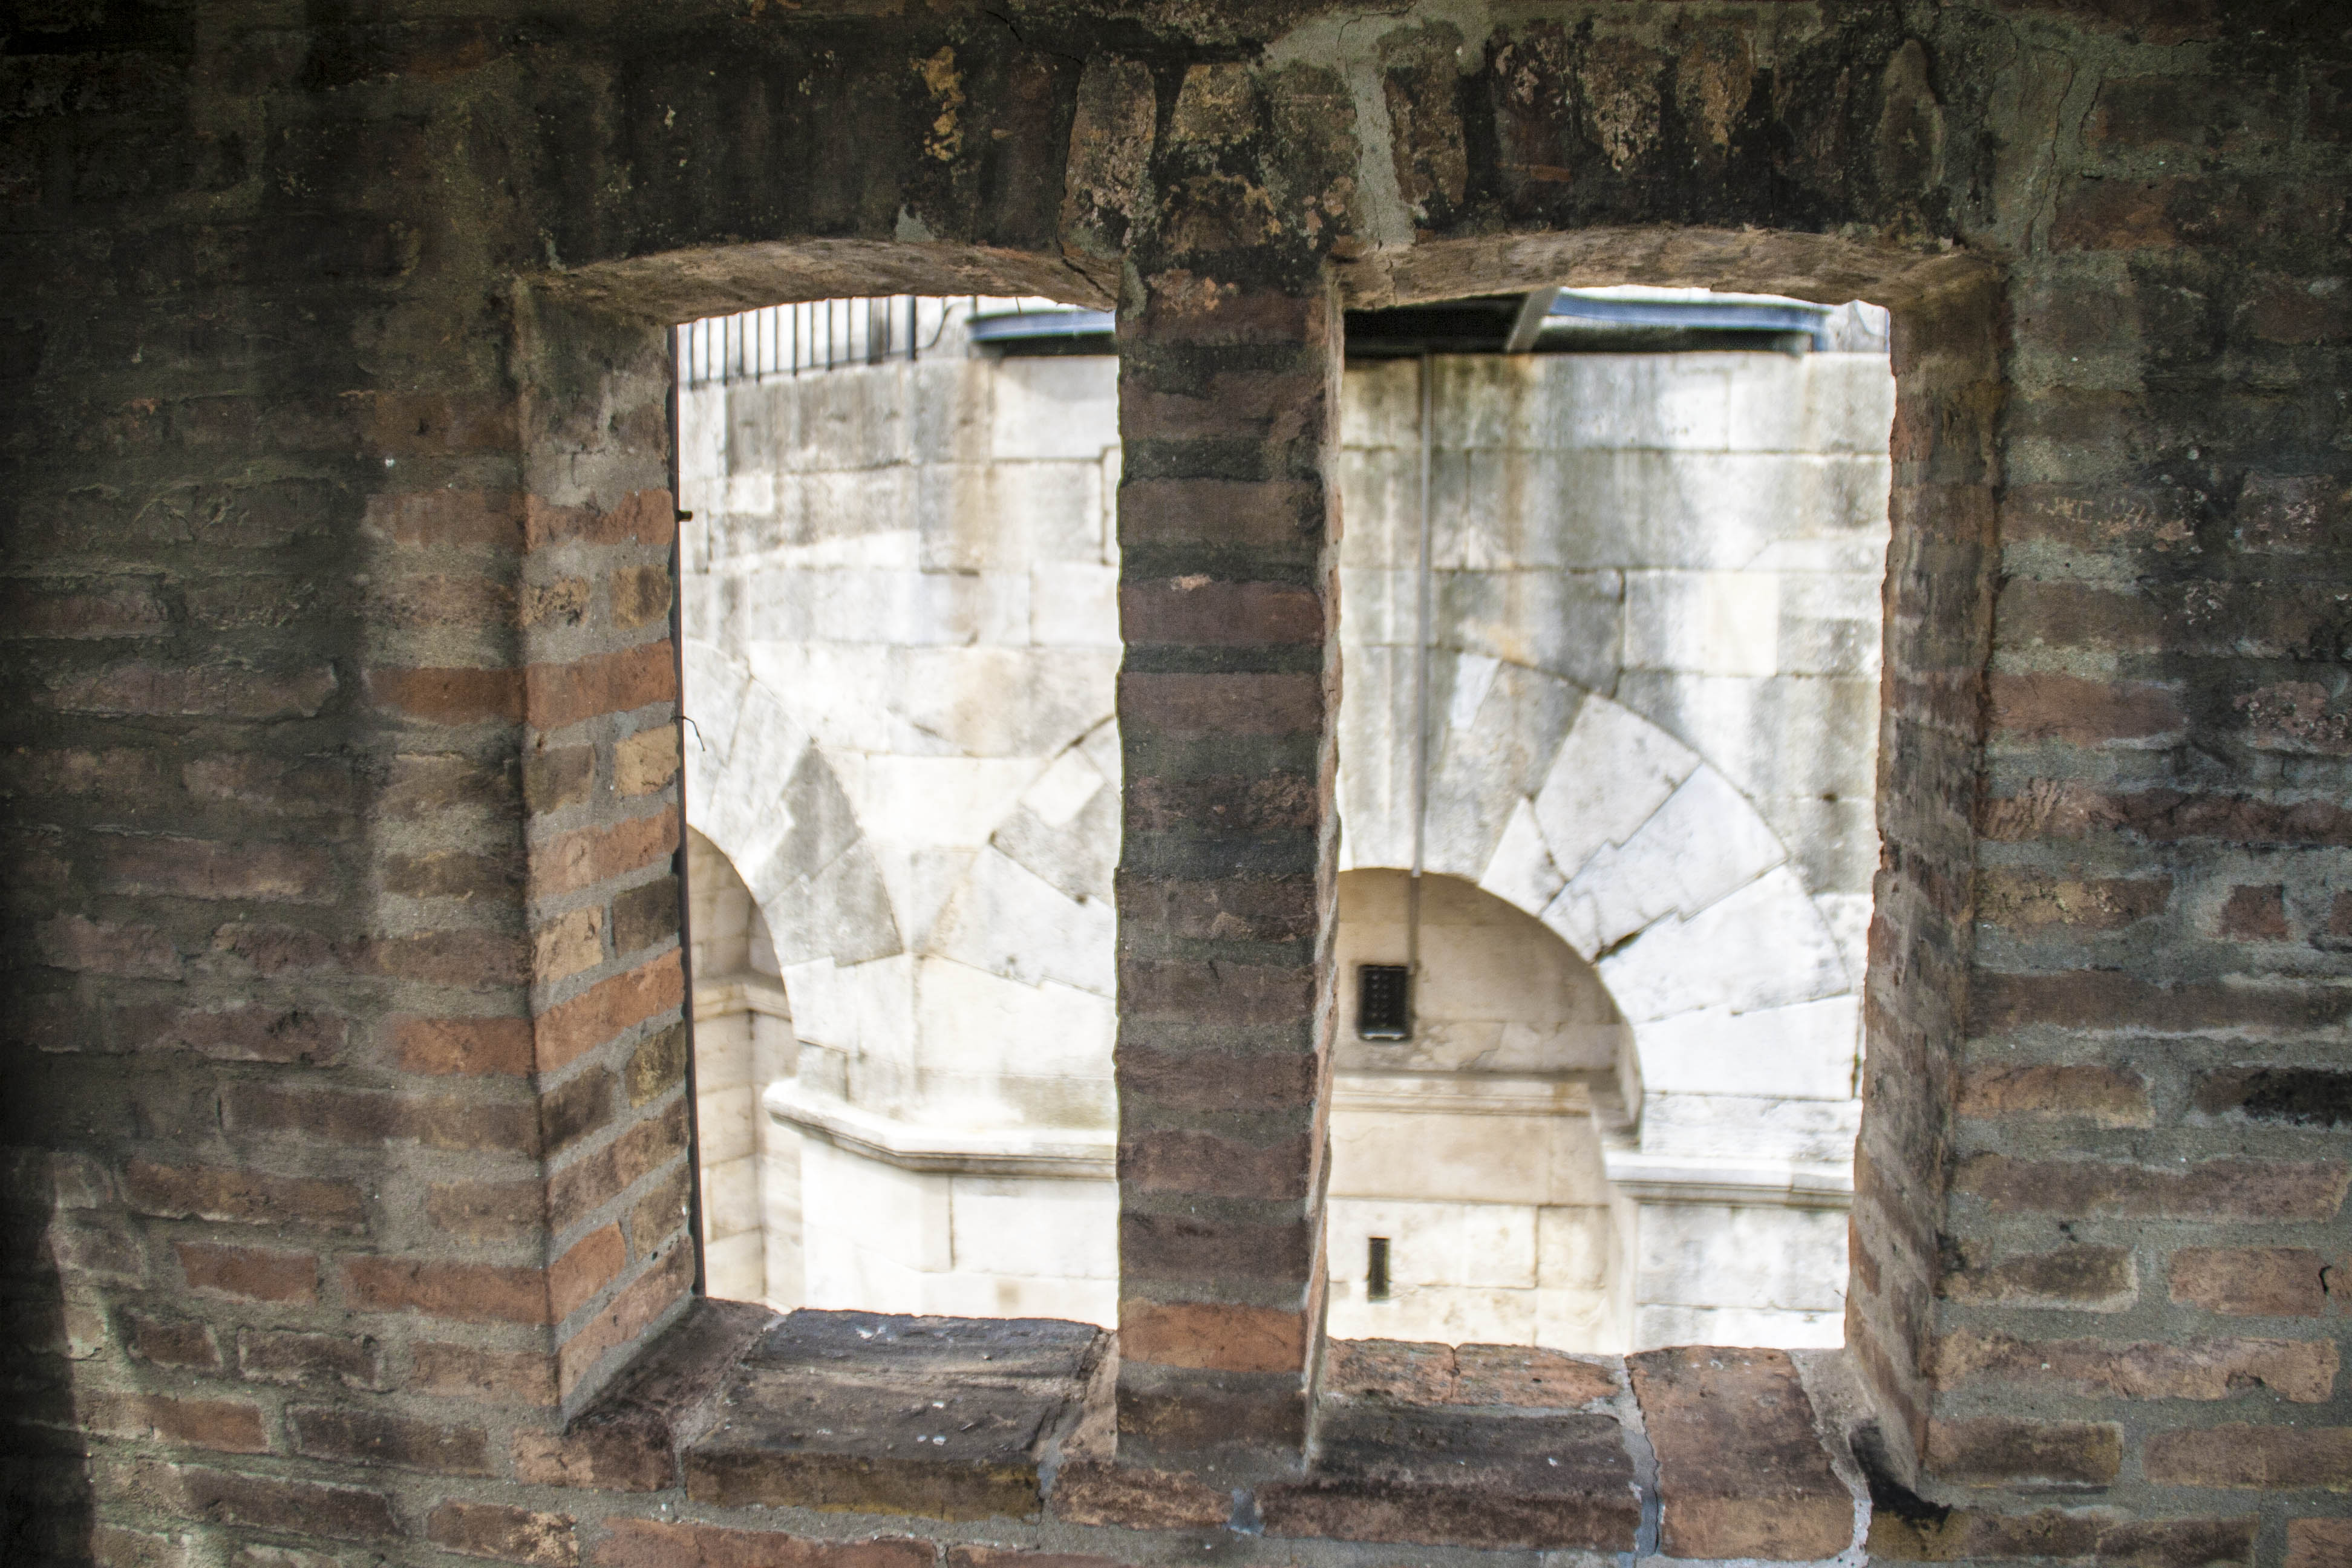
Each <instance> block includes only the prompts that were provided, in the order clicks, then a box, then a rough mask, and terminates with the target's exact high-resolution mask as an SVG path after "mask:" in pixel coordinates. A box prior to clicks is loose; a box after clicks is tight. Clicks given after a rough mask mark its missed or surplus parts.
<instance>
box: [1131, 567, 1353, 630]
mask: <svg viewBox="0 0 2352 1568" xmlns="http://www.w3.org/2000/svg"><path fill="white" fill-rule="evenodd" d="M1118 606H1119V617H1118V618H1119V637H1120V640H1121V641H1123V642H1124V643H1126V644H1127V646H1128V647H1139V646H1150V645H1153V644H1161V643H1172V644H1177V645H1181V646H1182V647H1264V646H1269V645H1284V646H1287V645H1294V644H1319V643H1321V642H1322V641H1323V640H1324V637H1325V634H1326V623H1325V619H1324V614H1323V601H1322V599H1321V597H1320V596H1319V595H1317V594H1316V593H1315V592H1314V590H1313V589H1311V588H1297V587H1291V586H1288V585H1286V584H1277V583H1233V582H1219V581H1215V580H1212V579H1201V578H1193V577H1176V578H1172V579H1170V580H1168V581H1165V582H1160V583H1139V584H1127V585H1124V586H1122V587H1121V588H1120V589H1119V595H1118Z"/></svg>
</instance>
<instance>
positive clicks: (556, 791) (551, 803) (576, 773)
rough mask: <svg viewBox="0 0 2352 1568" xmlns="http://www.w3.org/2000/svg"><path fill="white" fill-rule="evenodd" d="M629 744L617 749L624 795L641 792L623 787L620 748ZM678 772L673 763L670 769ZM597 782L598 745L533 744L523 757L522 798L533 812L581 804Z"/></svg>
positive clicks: (547, 812)
mask: <svg viewBox="0 0 2352 1568" xmlns="http://www.w3.org/2000/svg"><path fill="white" fill-rule="evenodd" d="M627 744H628V742H621V745H620V746H616V747H614V788H615V789H619V790H620V792H621V793H622V794H623V795H631V794H635V793H640V792H636V791H631V790H626V789H621V785H620V778H619V773H620V768H619V762H620V751H621V748H622V747H624V746H626V745H627ZM673 751H675V748H673ZM676 771H677V769H676V768H675V766H673V767H672V769H671V772H673V773H675V772H676ZM595 782H596V748H595V747H593V746H551V747H548V748H546V749H544V750H541V749H540V748H538V747H533V748H532V749H531V750H530V752H528V753H526V754H525V755H524V757H523V762H522V795H523V801H524V804H526V805H529V806H530V809H531V810H532V811H534V812H537V813H540V814H541V815H550V814H552V813H555V812H559V811H562V810H563V809H564V808H565V807H566V806H572V805H579V804H580V803H581V802H582V801H583V800H586V799H587V798H588V792H589V790H590V789H591V788H592V787H593V785H594V784H595Z"/></svg>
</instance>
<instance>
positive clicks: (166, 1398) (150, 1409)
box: [77, 1394, 269, 1454]
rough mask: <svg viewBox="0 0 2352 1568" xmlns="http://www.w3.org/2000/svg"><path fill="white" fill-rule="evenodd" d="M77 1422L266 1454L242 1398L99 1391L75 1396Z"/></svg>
mask: <svg viewBox="0 0 2352 1568" xmlns="http://www.w3.org/2000/svg"><path fill="white" fill-rule="evenodd" d="M77 1405H79V1417H80V1420H81V1422H82V1424H83V1425H84V1426H87V1427H88V1428H89V1430H90V1431H91V1432H93V1433H95V1434H97V1435H98V1436H104V1437H124V1438H130V1439H132V1440H134V1441H153V1442H158V1443H185V1444H188V1445H190V1446H191V1447H198V1448H213V1449H216V1450H218V1451H219V1452H221V1453H224V1454H266V1453H268V1452H269V1438H268V1435H267V1434H266V1433H265V1432H264V1431H263V1429H262V1426H261V1412H260V1411H259V1410H258V1409H257V1408H256V1407H255V1406H253V1405H248V1404H246V1403H245V1402H243V1401H242V1400H228V1399H174V1398H173V1397H172V1396H171V1395H169V1394H98V1395H95V1396H94V1397H87V1398H84V1399H81V1400H78V1401H77Z"/></svg>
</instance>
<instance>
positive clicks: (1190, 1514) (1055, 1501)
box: [1047, 1459, 1234, 1530]
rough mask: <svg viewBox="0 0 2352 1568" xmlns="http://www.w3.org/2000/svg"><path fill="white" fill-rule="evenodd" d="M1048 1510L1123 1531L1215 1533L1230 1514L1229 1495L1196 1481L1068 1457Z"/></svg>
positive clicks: (1186, 1476) (1177, 1473)
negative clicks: (1202, 1531) (1109, 1525)
mask: <svg viewBox="0 0 2352 1568" xmlns="http://www.w3.org/2000/svg"><path fill="white" fill-rule="evenodd" d="M1047 1506H1048V1507H1049V1509H1050V1510H1052V1512H1053V1515H1054V1517H1055V1519H1059V1520H1066V1521H1068V1522H1070V1523H1072V1524H1111V1525H1118V1526H1119V1527H1121V1528H1122V1529H1127V1530H1214V1529H1216V1528H1217V1527H1219V1526H1221V1525H1223V1523H1225V1521H1227V1520H1228V1519H1230V1518H1231V1517H1232V1515H1233V1510H1234V1500H1233V1494H1232V1493H1231V1492H1229V1491H1226V1490H1224V1489H1222V1488H1219V1487H1216V1486H1213V1485H1212V1484H1210V1483H1209V1482H1207V1481H1205V1480H1202V1479H1201V1478H1200V1477H1198V1476H1194V1475H1191V1474H1188V1473H1184V1472H1181V1471H1174V1470H1160V1469H1153V1468H1150V1467H1148V1466H1141V1465H1117V1464H1112V1463H1110V1462H1108V1460H1103V1459H1070V1460H1067V1461H1066V1462H1065V1463H1064V1464H1063V1466H1062V1468H1061V1473H1060V1474H1059V1475H1058V1476H1057V1477H1055V1481H1054V1489H1053V1492H1052V1494H1051V1496H1050V1498H1049V1499H1048V1500H1047Z"/></svg>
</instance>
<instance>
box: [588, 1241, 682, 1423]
mask: <svg viewBox="0 0 2352 1568" xmlns="http://www.w3.org/2000/svg"><path fill="white" fill-rule="evenodd" d="M693 1287H694V1248H693V1247H690V1246H688V1245H687V1244H686V1243H684V1242H682V1241H681V1242H680V1243H678V1244H677V1245H676V1246H673V1247H671V1248H670V1249H669V1250H668V1251H667V1252H666V1253H662V1254H659V1255H657V1256H656V1258H653V1259H652V1261H651V1262H649V1263H648V1264H647V1265H646V1267H645V1268H644V1270H643V1271H642V1272H641V1273H639V1274H638V1276H637V1277H636V1278H635V1279H633V1280H631V1281H630V1282H629V1283H628V1284H627V1285H625V1286H624V1287H622V1289H620V1290H619V1291H618V1292H617V1293H615V1294H614V1296H613V1297H612V1298H611V1299H610V1300H607V1301H606V1302H605V1303H604V1306H603V1307H601V1308H599V1309H598V1310H597V1311H596V1313H595V1314H594V1315H593V1317H591V1318H590V1319H589V1320H588V1321H586V1322H584V1323H583V1324H581V1325H580V1327H579V1329H578V1330H577V1331H575V1332H574V1333H573V1334H572V1337H571V1338H570V1339H569V1340H566V1341H565V1342H563V1347H562V1350H560V1351H559V1352H557V1363H558V1372H557V1378H558V1384H559V1386H560V1387H561V1388H562V1390H563V1392H564V1393H565V1394H567V1395H568V1394H571V1392H572V1390H573V1389H574V1388H576V1387H578V1386H579V1385H580V1384H581V1383H582V1382H583V1380H585V1379H586V1378H587V1377H588V1376H589V1375H590V1374H591V1373H593V1372H594V1370H595V1368H596V1363H597V1362H598V1361H599V1360H600V1359H601V1358H602V1357H603V1356H604V1353H605V1352H608V1351H612V1350H614V1349H617V1348H619V1347H620V1346H623V1345H625V1344H627V1343H629V1342H631V1341H633V1340H635V1338H636V1337H637V1335H638V1334H640V1333H642V1332H643V1331H645V1329H646V1325H647V1324H649V1323H651V1322H653V1321H654V1320H655V1319H656V1318H658V1317H660V1316H661V1315H662V1314H663V1313H664V1312H667V1311H668V1310H670V1309H671V1308H672V1307H673V1306H675V1305H677V1302H678V1301H679V1300H681V1299H683V1298H684V1297H685V1296H686V1294H687V1293H688V1291H689V1290H691V1289H693Z"/></svg>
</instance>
